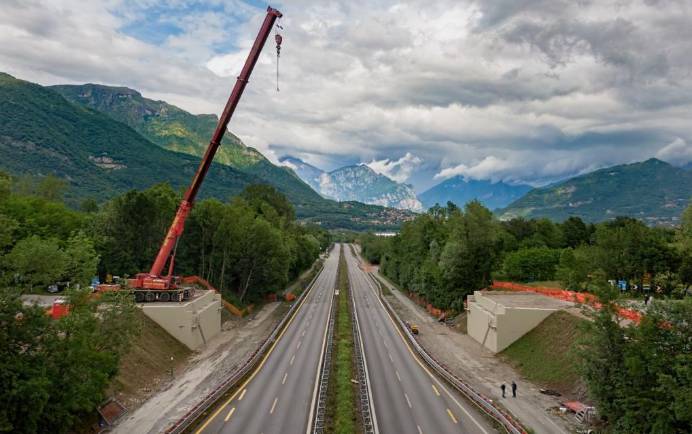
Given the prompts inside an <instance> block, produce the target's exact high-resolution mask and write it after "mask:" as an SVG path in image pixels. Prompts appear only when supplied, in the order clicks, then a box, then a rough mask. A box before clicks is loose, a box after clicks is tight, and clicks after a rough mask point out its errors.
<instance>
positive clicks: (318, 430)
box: [312, 272, 338, 434]
mask: <svg viewBox="0 0 692 434" xmlns="http://www.w3.org/2000/svg"><path fill="white" fill-rule="evenodd" d="M337 273H338V272H337ZM337 278H338V277H337ZM335 299H336V295H334V291H332V308H331V309H330V311H329V323H328V325H327V341H326V343H325V346H324V358H322V366H321V367H320V380H319V381H320V384H319V388H318V392H317V402H316V405H317V409H316V410H315V419H314V421H313V422H312V432H313V433H314V434H322V433H324V428H325V420H326V418H327V389H328V388H329V374H330V373H331V366H332V354H333V353H334V316H335V313H336V306H337V302H336V300H335Z"/></svg>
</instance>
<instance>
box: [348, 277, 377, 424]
mask: <svg viewBox="0 0 692 434" xmlns="http://www.w3.org/2000/svg"><path fill="white" fill-rule="evenodd" d="M350 284H351V282H350V281H349V285H350ZM349 295H350V298H351V320H352V323H353V350H354V354H355V357H356V369H357V370H358V400H359V401H360V414H361V418H362V419H363V432H364V433H365V434H374V433H377V432H378V430H377V424H376V423H375V421H374V417H375V415H374V410H373V409H372V403H371V402H370V390H369V389H370V382H369V379H368V370H367V367H366V366H365V355H364V352H363V346H362V339H361V337H360V323H359V322H358V312H356V301H355V299H354V298H353V286H351V290H350V291H349Z"/></svg>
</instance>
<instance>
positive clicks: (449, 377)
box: [367, 273, 528, 434]
mask: <svg viewBox="0 0 692 434" xmlns="http://www.w3.org/2000/svg"><path fill="white" fill-rule="evenodd" d="M367 274H368V276H369V277H370V279H372V281H373V282H374V283H375V284H376V285H377V288H378V294H377V295H378V297H379V298H380V300H382V303H383V304H384V306H385V308H386V309H387V311H388V312H389V314H390V315H391V316H392V318H394V319H395V321H396V322H397V323H398V325H399V328H400V329H401V330H403V332H404V335H405V336H406V338H407V339H408V341H409V343H410V344H411V345H412V346H413V348H414V350H415V351H416V353H417V354H418V356H420V358H421V359H423V361H425V363H426V364H427V365H428V366H430V367H431V368H432V369H433V370H434V371H435V372H436V373H437V375H439V376H440V377H442V378H444V379H445V380H446V381H447V382H448V383H449V384H451V385H452V386H453V387H454V388H455V389H457V390H458V391H459V392H460V393H461V394H462V395H464V396H465V397H467V398H468V399H469V400H470V401H471V402H472V403H474V404H475V405H476V406H477V407H478V408H480V410H482V411H483V412H484V413H485V414H487V415H488V416H490V417H491V418H492V419H494V420H495V421H496V422H497V423H499V424H500V425H501V426H502V427H503V428H504V429H505V430H506V431H507V432H508V433H510V434H526V433H527V432H528V431H527V430H526V428H524V427H523V426H522V425H521V424H520V423H519V421H517V420H516V419H514V418H513V417H512V416H511V415H510V414H508V413H507V412H506V411H504V410H502V409H500V408H498V407H497V406H496V405H495V404H494V403H493V401H492V400H491V399H490V398H488V397H486V396H484V395H482V394H481V393H479V392H477V391H476V390H474V389H473V388H472V387H471V386H469V385H468V384H467V383H466V382H464V380H462V379H461V378H459V377H457V376H456V375H454V374H452V373H451V372H450V371H449V370H448V369H447V368H446V366H445V365H444V364H442V363H440V362H438V361H437V360H435V358H433V357H432V356H431V355H430V354H428V352H427V351H426V350H425V348H423V347H422V346H421V345H420V344H419V343H418V341H417V340H416V338H415V337H414V336H413V334H412V333H411V331H410V330H409V329H408V328H407V327H406V325H405V324H404V322H403V321H402V320H401V318H399V315H398V314H397V313H396V312H395V311H394V309H393V308H392V306H391V305H390V304H389V301H387V299H386V298H385V297H383V296H382V284H381V283H380V282H379V280H378V278H376V277H374V276H373V275H372V273H367Z"/></svg>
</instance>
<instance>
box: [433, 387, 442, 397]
mask: <svg viewBox="0 0 692 434" xmlns="http://www.w3.org/2000/svg"><path fill="white" fill-rule="evenodd" d="M432 387H433V390H434V391H435V395H437V396H440V391H439V390H437V387H435V385H434V384H433V385H432Z"/></svg>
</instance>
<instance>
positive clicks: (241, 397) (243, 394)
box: [238, 389, 247, 401]
mask: <svg viewBox="0 0 692 434" xmlns="http://www.w3.org/2000/svg"><path fill="white" fill-rule="evenodd" d="M245 392H247V389H243V391H242V393H241V394H240V396H239V397H238V401H242V400H243V396H245Z"/></svg>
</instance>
